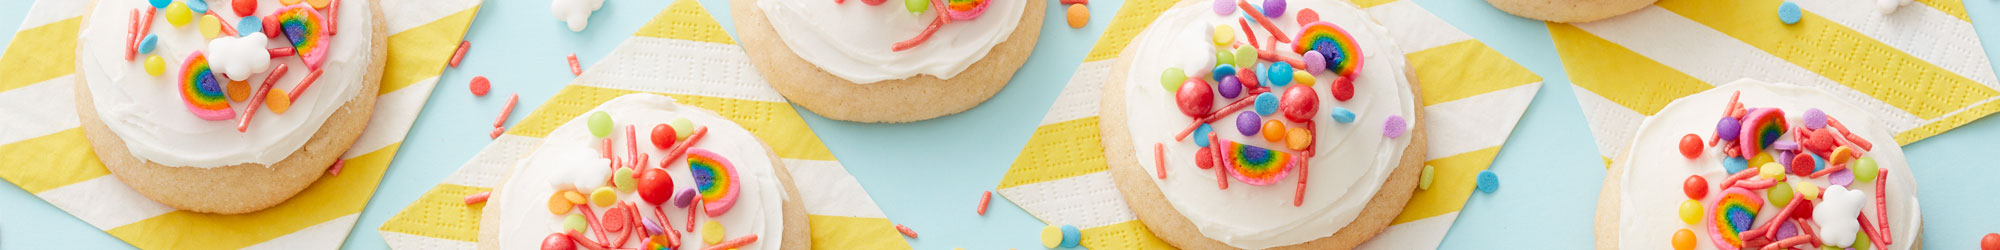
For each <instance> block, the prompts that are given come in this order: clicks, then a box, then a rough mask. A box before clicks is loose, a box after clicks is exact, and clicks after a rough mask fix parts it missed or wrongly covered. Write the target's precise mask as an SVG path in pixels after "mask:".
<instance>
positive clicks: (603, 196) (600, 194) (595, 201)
mask: <svg viewBox="0 0 2000 250" xmlns="http://www.w3.org/2000/svg"><path fill="white" fill-rule="evenodd" d="M617 203H618V191H614V190H611V187H597V190H591V191H590V205H593V206H598V207H610V206H611V205H617Z"/></svg>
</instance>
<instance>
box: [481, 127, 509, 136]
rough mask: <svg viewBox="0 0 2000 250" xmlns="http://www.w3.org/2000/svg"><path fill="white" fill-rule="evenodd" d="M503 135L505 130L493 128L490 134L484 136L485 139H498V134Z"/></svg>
mask: <svg viewBox="0 0 2000 250" xmlns="http://www.w3.org/2000/svg"><path fill="white" fill-rule="evenodd" d="M504 133H507V129H506V128H500V127H495V128H493V132H492V133H487V134H486V139H500V134H504Z"/></svg>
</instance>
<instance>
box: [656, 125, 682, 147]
mask: <svg viewBox="0 0 2000 250" xmlns="http://www.w3.org/2000/svg"><path fill="white" fill-rule="evenodd" d="M676 132H677V131H674V127H673V126H667V124H666V123H661V124H660V125H653V147H656V148H659V149H667V148H671V147H674V140H675V138H674V133H676Z"/></svg>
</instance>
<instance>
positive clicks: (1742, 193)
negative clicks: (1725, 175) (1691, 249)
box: [1706, 188, 1764, 250]
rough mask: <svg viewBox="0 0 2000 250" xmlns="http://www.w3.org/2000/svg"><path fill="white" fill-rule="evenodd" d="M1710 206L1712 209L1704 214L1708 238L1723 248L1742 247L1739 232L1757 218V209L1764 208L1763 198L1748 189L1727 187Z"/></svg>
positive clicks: (1725, 249)
mask: <svg viewBox="0 0 2000 250" xmlns="http://www.w3.org/2000/svg"><path fill="white" fill-rule="evenodd" d="M1711 207H1713V208H1714V209H1712V211H1711V213H1709V214H1708V215H1706V216H1707V217H1708V219H1707V221H1708V234H1709V236H1711V237H1709V239H1711V240H1714V241H1715V245H1716V246H1717V247H1720V248H1722V249H1724V250H1735V249H1738V248H1742V247H1743V238H1742V236H1741V235H1740V234H1741V233H1742V232H1743V231H1748V230H1750V228H1751V227H1752V226H1751V225H1750V224H1751V222H1753V221H1756V220H1757V211H1758V210H1760V209H1763V208H1764V199H1762V198H1760V197H1758V196H1757V193H1756V192H1751V191H1750V190H1749V189H1743V188H1729V190H1727V191H1723V193H1722V198H1721V199H1720V200H1716V202H1715V203H1714V206H1711Z"/></svg>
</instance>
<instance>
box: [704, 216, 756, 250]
mask: <svg viewBox="0 0 2000 250" xmlns="http://www.w3.org/2000/svg"><path fill="white" fill-rule="evenodd" d="M689 211H693V210H689ZM752 242H757V235H756V234H750V235H744V236H743V237H736V238H735V239H729V241H723V242H722V243H721V244H715V245H714V246H709V247H707V248H702V249H701V250H725V249H736V248H738V247H743V246H745V245H750V243H752Z"/></svg>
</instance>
